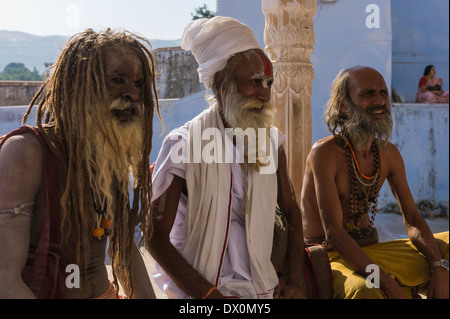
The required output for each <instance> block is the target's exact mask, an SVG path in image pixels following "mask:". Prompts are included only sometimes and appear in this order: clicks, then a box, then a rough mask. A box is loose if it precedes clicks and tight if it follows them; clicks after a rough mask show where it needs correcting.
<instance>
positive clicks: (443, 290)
mask: <svg viewBox="0 0 450 319" xmlns="http://www.w3.org/2000/svg"><path fill="white" fill-rule="evenodd" d="M448 287H449V285H448V270H446V269H444V268H442V267H434V268H433V273H432V274H431V279H430V281H429V282H428V288H427V299H448V297H449V293H448Z"/></svg>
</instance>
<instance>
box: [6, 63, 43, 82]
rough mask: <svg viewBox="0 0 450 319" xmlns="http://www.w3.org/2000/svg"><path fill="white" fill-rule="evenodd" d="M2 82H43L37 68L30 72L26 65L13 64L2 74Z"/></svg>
mask: <svg viewBox="0 0 450 319" xmlns="http://www.w3.org/2000/svg"><path fill="white" fill-rule="evenodd" d="M0 80H3V81H42V77H41V76H40V75H39V73H38V71H37V70H36V68H33V71H30V70H29V69H28V68H27V67H25V64H23V63H17V62H11V63H10V64H8V65H7V66H5V68H4V69H3V72H0Z"/></svg>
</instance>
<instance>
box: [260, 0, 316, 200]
mask: <svg viewBox="0 0 450 319" xmlns="http://www.w3.org/2000/svg"><path fill="white" fill-rule="evenodd" d="M316 1H317V0H262V10H263V12H264V15H265V17H266V26H265V30H264V42H265V44H266V47H265V51H266V53H267V55H268V57H269V59H271V61H272V63H273V66H274V70H273V71H274V72H273V73H274V79H275V81H274V84H273V89H272V103H273V104H274V105H275V106H276V108H277V121H278V128H279V129H280V130H281V131H282V132H283V133H284V134H285V135H286V137H287V141H286V142H285V143H284V147H285V150H286V156H287V161H288V172H289V175H290V177H291V180H292V183H293V186H294V190H295V194H296V197H297V201H298V202H299V201H300V194H301V189H302V183H303V174H304V169H305V163H306V158H307V156H308V154H309V151H310V149H311V144H312V136H311V135H312V133H311V131H312V130H311V92H312V82H313V79H314V70H313V68H312V63H311V61H310V56H311V53H312V51H313V45H314V29H313V20H314V14H315V13H316V9H317V4H316Z"/></svg>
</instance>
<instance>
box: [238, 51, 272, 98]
mask: <svg viewBox="0 0 450 319" xmlns="http://www.w3.org/2000/svg"><path fill="white" fill-rule="evenodd" d="M235 77H236V83H237V87H238V91H239V93H241V94H242V95H243V96H244V97H252V98H255V99H258V100H260V101H261V102H269V101H270V89H271V87H272V83H273V70H272V63H271V62H270V61H269V59H268V58H267V57H266V55H265V54H264V53H263V52H262V51H261V50H255V51H254V53H253V54H251V55H250V56H243V57H242V61H241V63H240V64H239V66H238V67H237V68H236V71H235Z"/></svg>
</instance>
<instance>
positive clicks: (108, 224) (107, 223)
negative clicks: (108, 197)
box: [101, 218, 113, 229]
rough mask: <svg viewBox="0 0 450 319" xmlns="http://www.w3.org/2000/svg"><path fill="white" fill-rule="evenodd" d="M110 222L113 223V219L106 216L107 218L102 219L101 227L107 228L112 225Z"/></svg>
mask: <svg viewBox="0 0 450 319" xmlns="http://www.w3.org/2000/svg"><path fill="white" fill-rule="evenodd" d="M112 223H113V220H112V219H109V218H107V219H103V220H102V224H101V225H102V227H103V228H105V229H107V228H110V227H111V226H112Z"/></svg>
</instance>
